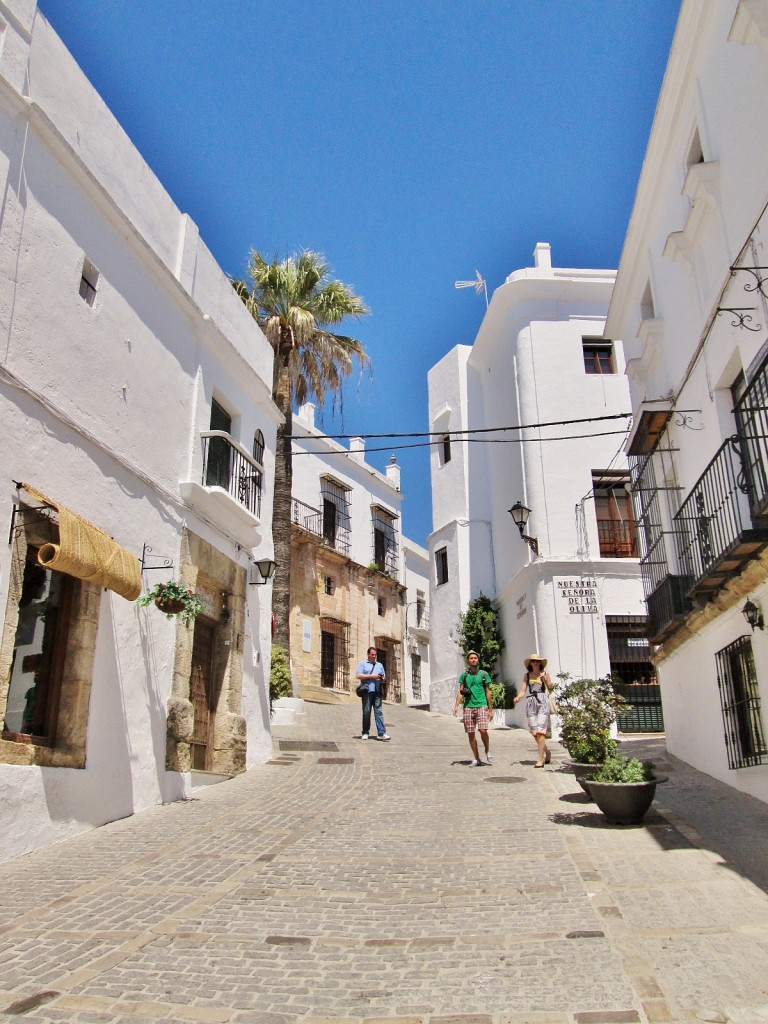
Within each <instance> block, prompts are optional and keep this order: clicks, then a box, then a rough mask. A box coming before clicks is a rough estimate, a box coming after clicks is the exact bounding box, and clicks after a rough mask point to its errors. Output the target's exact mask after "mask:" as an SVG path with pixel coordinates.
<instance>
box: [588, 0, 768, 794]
mask: <svg viewBox="0 0 768 1024" xmlns="http://www.w3.org/2000/svg"><path fill="white" fill-rule="evenodd" d="M767 116H768V5H766V4H765V3H764V2H761V0H741V2H740V0H724V2H722V3H717V4H701V3H696V2H691V0H684V3H683V5H682V8H681V13H680V18H679V21H678V26H677V29H676V33H675V37H674V41H673V45H672V50H671V54H670V58H669V64H668V67H667V71H666V75H665V78H664V83H663V86H662V91H661V95H660V98H659V103H658V106H657V110H656V116H655V120H654V124H653V128H652V132H651V136H650V140H649V144H648V149H647V153H646V158H645V162H644V165H643V171H642V175H641V178H640V182H639V185H638V190H637V196H636V199H635V206H634V211H633V214H632V218H631V221H630V226H629V230H628V234H627V238H626V242H625V246H624V251H623V255H622V259H621V264H620V267H619V272H618V277H617V282H616V287H615V291H614V295H613V300H612V303H611V308H610V312H609V316H608V321H607V332H608V334H609V335H610V334H612V333H618V334H621V336H622V337H623V338H624V339H625V345H626V353H627V360H628V362H627V371H628V374H629V380H630V388H631V396H632V409H633V413H634V417H635V419H634V427H633V431H632V435H631V437H630V439H629V444H628V452H629V455H630V461H631V463H632V474H633V491H634V501H635V505H636V514H637V518H638V528H639V538H640V543H641V555H642V570H643V579H644V584H645V590H646V599H647V604H648V611H649V615H650V620H651V631H652V636H653V639H654V640H655V641H656V642H657V643H658V644H659V645H660V646H659V647H658V651H657V653H656V656H655V658H654V661H655V663H656V665H657V667H658V673H659V679H660V682H661V688H662V694H663V701H664V717H665V722H666V729H667V745H668V748H669V750H670V751H671V752H672V753H673V754H675V755H676V756H677V757H680V758H682V759H683V760H685V761H688V762H689V763H690V764H692V765H694V766H695V767H696V768H699V769H700V770H702V771H705V772H707V773H708V774H710V775H713V776H714V777H715V778H718V779H720V780H721V781H723V782H726V783H729V784H730V785H732V786H734V787H736V788H737V789H740V790H742V791H744V792H747V793H750V794H752V795H754V796H756V797H759V798H760V799H762V800H768V747H767V745H766V718H765V712H766V702H768V638H766V633H765V631H764V629H762V628H754V629H753V628H752V626H751V625H750V624H748V622H747V616H746V614H745V610H746V612H747V613H751V614H752V616H753V618H755V619H756V618H757V617H758V616H759V615H760V614H761V613H762V612H768V555H767V554H766V551H768V517H767V512H768V502H767V501H766V497H767V494H768V488H767V487H766V480H767V479H768V430H766V427H768V362H767V361H766V360H767V358H768V284H767V283H766V282H767V281H768V270H766V267H767V266H768V206H767V204H768V186H767V185H766V182H767V181H768V173H767V172H768V133H766V131H765V123H766V117H767ZM756 625H757V626H758V627H759V621H758V622H757V623H756Z"/></svg>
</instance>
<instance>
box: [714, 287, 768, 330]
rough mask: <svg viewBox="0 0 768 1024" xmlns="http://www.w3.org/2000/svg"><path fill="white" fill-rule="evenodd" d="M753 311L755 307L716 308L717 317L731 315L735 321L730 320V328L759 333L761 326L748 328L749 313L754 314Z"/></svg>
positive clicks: (750, 318)
mask: <svg viewBox="0 0 768 1024" xmlns="http://www.w3.org/2000/svg"><path fill="white" fill-rule="evenodd" d="M753 291H754V289H753ZM766 298H768V296H766ZM755 309H756V307H755V306H718V307H717V315H718V316H720V314H721V313H732V314H733V316H734V317H735V318H736V319H735V320H731V327H739V328H742V327H743V328H744V330H745V331H760V330H762V326H761V325H760V324H757V326H756V327H750V326H749V323H751V322H752V317H751V316H750V313H754V311H755ZM747 321H749V323H747Z"/></svg>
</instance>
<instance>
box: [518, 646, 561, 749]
mask: <svg viewBox="0 0 768 1024" xmlns="http://www.w3.org/2000/svg"><path fill="white" fill-rule="evenodd" d="M523 664H524V665H525V668H526V672H525V675H524V676H523V687H522V689H521V690H520V693H519V694H518V695H517V696H516V697H515V704H517V702H518V701H519V700H522V699H523V697H525V698H526V701H525V714H526V717H527V718H528V728H529V729H530V731H531V735H532V736H533V738H534V739H535V740H536V746H537V747H538V748H539V760H538V761H537V762H536V764H535V765H534V768H543V767H544V765H545V764H549V762H550V761H551V760H552V754H551V752H550V750H549V747H548V746H547V733H548V732H549V701H548V700H547V694H548V692H549V691H550V690H551V689H552V680H551V679H550V678H549V675H548V673H546V672H545V671H544V669H545V668H546V667H547V659H546V658H542V656H541V655H540V654H531V655H529V656H528V657H527V658H526V659H525V661H524V662H523Z"/></svg>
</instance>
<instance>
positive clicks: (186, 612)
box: [137, 580, 203, 625]
mask: <svg viewBox="0 0 768 1024" xmlns="http://www.w3.org/2000/svg"><path fill="white" fill-rule="evenodd" d="M153 603H154V604H155V605H156V607H157V608H159V610H160V611H161V612H163V614H164V615H165V616H166V617H167V618H169V619H171V618H173V616H174V615H180V616H181V621H182V622H183V623H185V624H186V625H188V624H189V623H190V622H193V621H194V620H195V619H196V618H197V616H198V615H199V614H200V612H201V611H202V610H203V602H202V601H201V600H200V598H199V597H198V596H197V594H196V593H195V592H194V590H192V589H191V588H190V587H187V586H185V585H184V584H183V583H179V582H178V581H177V580H168V581H167V582H166V583H157V584H156V585H155V586H154V587H152V589H151V590H148V591H147V592H146V594H142V595H141V597H140V598H139V600H138V601H137V604H138V605H139V606H140V607H142V608H145V607H146V606H147V605H148V604H153Z"/></svg>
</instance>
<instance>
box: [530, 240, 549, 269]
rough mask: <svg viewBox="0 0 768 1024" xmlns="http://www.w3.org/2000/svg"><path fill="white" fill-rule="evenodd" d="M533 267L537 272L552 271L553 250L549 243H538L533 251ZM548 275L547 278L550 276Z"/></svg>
mask: <svg viewBox="0 0 768 1024" xmlns="http://www.w3.org/2000/svg"><path fill="white" fill-rule="evenodd" d="M533 265H534V267H536V269H537V270H543V271H544V272H545V273H547V271H549V272H550V274H551V271H552V248H551V246H550V244H549V242H537V243H536V248H535V249H534V250H533ZM550 274H547V276H550Z"/></svg>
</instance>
